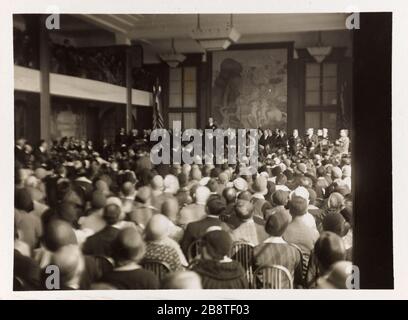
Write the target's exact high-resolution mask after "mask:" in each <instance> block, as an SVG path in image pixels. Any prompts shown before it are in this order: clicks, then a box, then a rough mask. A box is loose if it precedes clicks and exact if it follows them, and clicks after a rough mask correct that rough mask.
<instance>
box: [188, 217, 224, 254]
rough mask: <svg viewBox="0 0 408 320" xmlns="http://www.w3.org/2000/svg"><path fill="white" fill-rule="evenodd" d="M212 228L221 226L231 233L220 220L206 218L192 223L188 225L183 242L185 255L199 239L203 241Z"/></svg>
mask: <svg viewBox="0 0 408 320" xmlns="http://www.w3.org/2000/svg"><path fill="white" fill-rule="evenodd" d="M212 226H219V227H221V228H222V229H223V230H225V231H230V228H229V227H228V225H226V224H225V223H224V222H222V221H221V220H220V219H218V218H213V217H205V218H204V219H201V220H199V221H195V222H191V223H189V224H188V225H187V228H186V231H185V232H184V236H183V239H182V240H181V249H182V250H183V252H184V254H187V251H188V247H189V246H190V244H192V243H193V242H194V241H196V240H198V239H201V237H202V236H203V235H204V234H205V232H206V231H207V229H208V228H209V227H212Z"/></svg>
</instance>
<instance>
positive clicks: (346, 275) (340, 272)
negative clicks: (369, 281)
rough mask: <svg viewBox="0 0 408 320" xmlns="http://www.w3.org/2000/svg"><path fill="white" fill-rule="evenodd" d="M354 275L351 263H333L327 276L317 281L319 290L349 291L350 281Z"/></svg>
mask: <svg viewBox="0 0 408 320" xmlns="http://www.w3.org/2000/svg"><path fill="white" fill-rule="evenodd" d="M352 273H353V264H352V263H351V262H350V261H337V262H335V263H333V265H332V266H331V267H330V269H329V271H328V272H327V274H326V275H325V276H323V277H320V278H319V279H317V288H318V289H349V288H348V287H347V282H348V279H350V276H351V275H352Z"/></svg>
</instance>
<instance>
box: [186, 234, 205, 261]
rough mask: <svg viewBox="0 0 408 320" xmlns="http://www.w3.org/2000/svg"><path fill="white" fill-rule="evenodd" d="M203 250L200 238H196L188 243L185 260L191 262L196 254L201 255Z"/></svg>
mask: <svg viewBox="0 0 408 320" xmlns="http://www.w3.org/2000/svg"><path fill="white" fill-rule="evenodd" d="M202 250H203V241H202V240H201V239H199V240H196V241H194V242H192V243H191V244H190V246H189V247H188V250H187V260H188V262H189V263H191V262H192V261H193V260H194V259H195V258H197V256H199V255H201V252H202Z"/></svg>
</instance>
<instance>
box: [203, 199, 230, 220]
mask: <svg viewBox="0 0 408 320" xmlns="http://www.w3.org/2000/svg"><path fill="white" fill-rule="evenodd" d="M206 210H207V214H209V215H212V216H219V215H221V214H222V213H223V212H224V211H225V204H224V202H223V201H222V200H221V199H220V198H219V197H214V198H211V199H209V200H208V202H207V205H206Z"/></svg>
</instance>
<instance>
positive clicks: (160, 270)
mask: <svg viewBox="0 0 408 320" xmlns="http://www.w3.org/2000/svg"><path fill="white" fill-rule="evenodd" d="M141 265H142V267H143V269H146V270H149V271H151V272H153V273H154V274H155V275H156V276H157V277H158V278H159V280H162V279H163V278H164V277H165V276H166V275H167V274H168V273H170V266H169V265H168V264H167V263H165V262H163V261H158V260H150V259H146V260H143V261H142V263H141Z"/></svg>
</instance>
